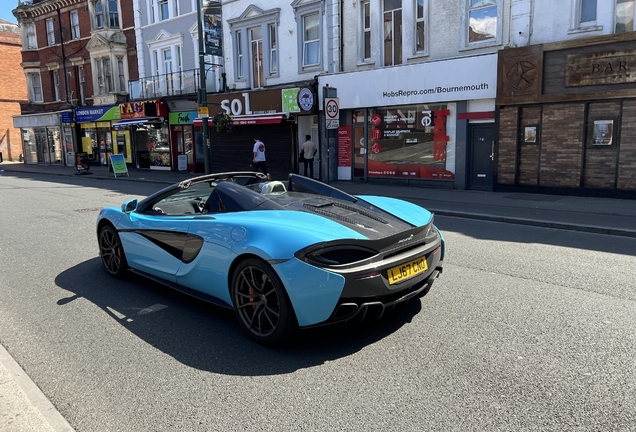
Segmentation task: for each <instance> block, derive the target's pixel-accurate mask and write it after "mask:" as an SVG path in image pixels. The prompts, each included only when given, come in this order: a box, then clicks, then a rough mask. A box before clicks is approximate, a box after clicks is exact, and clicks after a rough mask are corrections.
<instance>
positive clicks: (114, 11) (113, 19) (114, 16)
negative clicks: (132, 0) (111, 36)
mask: <svg viewBox="0 0 636 432" xmlns="http://www.w3.org/2000/svg"><path fill="white" fill-rule="evenodd" d="M108 26H109V27H110V28H119V9H118V8H117V1H116V0H109V1H108Z"/></svg>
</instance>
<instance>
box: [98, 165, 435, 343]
mask: <svg viewBox="0 0 636 432" xmlns="http://www.w3.org/2000/svg"><path fill="white" fill-rule="evenodd" d="M97 239H98V243H99V251H100V255H101V258H102V262H103V264H104V267H105V268H106V270H107V271H108V273H109V274H110V275H112V276H114V277H117V278H119V277H123V276H124V275H125V274H126V273H127V272H128V271H131V272H134V273H137V274H140V275H143V276H145V277H148V278H151V279H154V280H156V281H159V282H161V283H163V284H166V285H169V286H170V287H173V288H175V289H177V290H180V291H182V292H185V293H187V294H190V295H193V296H196V297H198V298H201V299H204V300H206V301H211V302H213V303H216V304H219V305H222V306H225V307H228V308H233V309H234V310H235V312H236V316H237V318H238V322H239V323H240V325H241V327H242V328H243V329H244V330H245V331H246V333H247V335H249V337H251V338H252V339H253V340H255V341H257V342H259V343H261V344H274V343H278V342H281V341H283V340H285V339H287V338H289V337H290V336H291V335H293V334H294V333H295V332H296V331H297V330H298V329H299V328H303V327H311V326H318V325H324V324H329V323H335V322H343V321H350V320H360V319H363V318H365V317H374V318H379V317H380V316H381V315H382V314H383V313H384V311H385V310H387V309H388V308H392V307H393V306H395V305H396V304H398V303H400V302H404V301H407V300H409V299H412V298H415V297H422V296H424V295H425V294H426V293H427V292H428V290H429V289H430V287H431V285H432V284H433V281H434V279H435V278H437V277H438V276H439V275H440V273H441V272H442V265H443V261H444V238H443V236H442V234H441V233H440V231H439V230H438V229H437V228H436V227H435V225H433V215H432V214H431V213H430V212H428V211H427V210H425V209H423V208H421V207H419V206H417V205H415V204H412V203H409V202H406V201H401V200H398V199H394V198H387V197H379V196H352V195H349V194H347V193H345V192H343V191H340V190H338V189H335V188H333V187H331V186H329V185H327V184H324V183H321V182H319V181H316V180H313V179H309V178H307V177H302V176H299V175H295V174H290V175H289V178H288V180H287V181H285V182H281V181H270V180H268V179H267V177H266V176H265V175H264V174H261V173H255V172H231V173H220V174H209V175H205V176H201V177H196V178H192V179H191V180H186V181H183V182H181V183H178V184H175V185H173V186H170V187H168V188H165V189H163V190H161V191H159V192H157V193H155V194H153V195H151V196H149V197H148V198H146V199H143V200H141V201H137V200H136V199H133V200H130V201H127V202H125V203H124V204H122V206H121V208H116V207H107V208H105V209H103V210H102V211H101V212H100V214H99V217H98V218H97Z"/></svg>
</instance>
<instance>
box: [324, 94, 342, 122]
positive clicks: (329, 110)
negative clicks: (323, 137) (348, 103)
mask: <svg viewBox="0 0 636 432" xmlns="http://www.w3.org/2000/svg"><path fill="white" fill-rule="evenodd" d="M325 118H326V123H327V129H338V128H339V127H340V105H339V103H338V98H325Z"/></svg>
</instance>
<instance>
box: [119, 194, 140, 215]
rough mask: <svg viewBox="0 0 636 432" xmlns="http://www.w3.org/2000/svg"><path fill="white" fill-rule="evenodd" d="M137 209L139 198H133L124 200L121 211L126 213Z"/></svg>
mask: <svg viewBox="0 0 636 432" xmlns="http://www.w3.org/2000/svg"><path fill="white" fill-rule="evenodd" d="M136 209H137V199H136V198H135V199H131V200H128V201H126V202H124V203H123V204H122V205H121V211H123V212H124V213H130V212H131V211H135V210H136Z"/></svg>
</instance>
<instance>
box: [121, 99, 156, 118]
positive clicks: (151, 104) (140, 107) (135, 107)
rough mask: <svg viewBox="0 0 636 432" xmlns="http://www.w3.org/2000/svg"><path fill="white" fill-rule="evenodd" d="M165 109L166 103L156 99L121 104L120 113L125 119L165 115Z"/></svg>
mask: <svg viewBox="0 0 636 432" xmlns="http://www.w3.org/2000/svg"><path fill="white" fill-rule="evenodd" d="M165 111H166V109H165V105H164V103H163V102H161V101H160V100H156V99H155V100H148V101H135V102H126V103H123V104H119V115H120V116H121V118H122V119H124V120H127V119H135V118H144V117H165V116H166V112H165Z"/></svg>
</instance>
